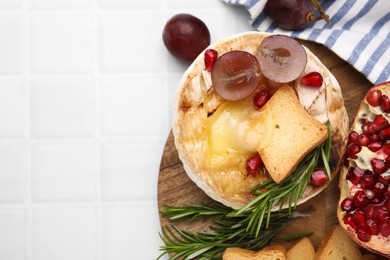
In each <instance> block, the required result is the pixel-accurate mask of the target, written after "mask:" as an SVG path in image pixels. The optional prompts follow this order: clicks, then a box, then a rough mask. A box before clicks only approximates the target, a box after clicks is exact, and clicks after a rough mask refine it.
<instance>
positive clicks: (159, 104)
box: [100, 76, 167, 135]
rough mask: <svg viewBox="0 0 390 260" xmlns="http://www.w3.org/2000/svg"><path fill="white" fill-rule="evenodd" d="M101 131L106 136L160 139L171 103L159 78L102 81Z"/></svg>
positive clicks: (128, 78)
mask: <svg viewBox="0 0 390 260" xmlns="http://www.w3.org/2000/svg"><path fill="white" fill-rule="evenodd" d="M100 88H101V91H100V92H101V93H100V94H101V96H100V102H101V129H102V131H101V132H102V133H103V134H104V135H134V134H138V135H147V134H154V135H159V134H161V131H162V129H163V120H162V118H163V116H162V115H163V109H164V107H165V106H164V104H165V103H166V102H167V100H166V99H167V98H166V96H167V93H166V90H165V84H164V82H163V81H162V80H161V78H159V77H150V76H145V77H127V78H123V77H122V78H110V79H102V80H101V82H100Z"/></svg>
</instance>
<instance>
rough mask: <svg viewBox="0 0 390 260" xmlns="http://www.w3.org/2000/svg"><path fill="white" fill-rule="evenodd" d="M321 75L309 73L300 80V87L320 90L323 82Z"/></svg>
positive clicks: (314, 72)
mask: <svg viewBox="0 0 390 260" xmlns="http://www.w3.org/2000/svg"><path fill="white" fill-rule="evenodd" d="M323 81H324V80H323V78H322V75H321V74H320V73H318V72H316V71H313V72H310V73H309V74H306V75H305V76H303V77H302V78H301V85H305V86H308V87H315V88H320V87H321V86H322V82H323Z"/></svg>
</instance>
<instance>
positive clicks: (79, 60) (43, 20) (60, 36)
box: [30, 15, 96, 73]
mask: <svg viewBox="0 0 390 260" xmlns="http://www.w3.org/2000/svg"><path fill="white" fill-rule="evenodd" d="M95 33H96V32H95V29H94V26H93V20H92V18H91V17H88V16H82V15H47V16H44V15H42V16H38V15H34V16H32V17H31V20H30V65H31V70H32V72H33V73H62V72H65V73H85V72H91V71H92V67H93V55H94V46H95V42H94V34H95Z"/></svg>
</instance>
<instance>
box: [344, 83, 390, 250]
mask: <svg viewBox="0 0 390 260" xmlns="http://www.w3.org/2000/svg"><path fill="white" fill-rule="evenodd" d="M389 97H390V82H386V83H383V84H380V85H377V86H374V87H372V88H371V89H370V90H369V91H368V92H367V94H366V96H365V98H364V99H363V100H362V102H361V104H360V107H359V110H358V112H357V114H356V117H355V119H354V122H353V124H352V126H351V129H350V133H349V136H348V144H347V149H346V155H345V162H344V166H343V168H342V170H341V174H340V183H339V185H340V191H341V194H340V200H339V203H338V208H337V215H338V219H339V222H340V224H341V226H342V227H343V228H344V229H345V230H346V231H347V233H348V234H349V235H350V237H351V238H352V239H353V240H355V241H356V242H357V243H358V244H359V245H361V246H362V247H364V248H366V249H368V250H370V251H373V252H375V253H379V254H382V255H384V256H387V257H390V114H389V112H390V111H389V110H390V101H389Z"/></svg>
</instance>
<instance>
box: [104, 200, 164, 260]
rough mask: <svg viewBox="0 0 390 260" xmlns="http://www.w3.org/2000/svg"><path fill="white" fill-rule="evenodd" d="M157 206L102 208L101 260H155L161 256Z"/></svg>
mask: <svg viewBox="0 0 390 260" xmlns="http://www.w3.org/2000/svg"><path fill="white" fill-rule="evenodd" d="M156 207H157V206H156V205H144V206H139V207H129V208H124V207H122V208H120V207H117V208H106V209H103V213H102V214H103V216H102V218H103V220H102V221H103V228H102V232H103V233H102V238H103V245H102V246H103V248H102V259H103V260H113V259H115V260H128V259H156V258H157V257H158V256H159V255H160V253H161V252H159V251H158V249H159V245H160V238H159V235H158V230H159V223H158V220H157V218H155V216H156V211H157V208H156ZM129 219H132V221H129Z"/></svg>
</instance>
